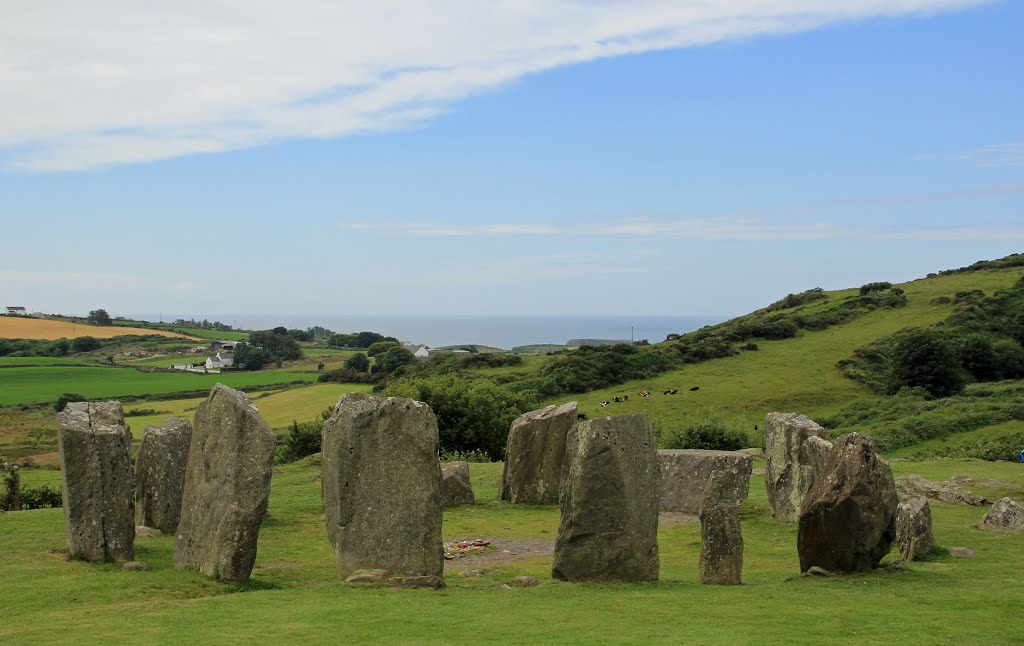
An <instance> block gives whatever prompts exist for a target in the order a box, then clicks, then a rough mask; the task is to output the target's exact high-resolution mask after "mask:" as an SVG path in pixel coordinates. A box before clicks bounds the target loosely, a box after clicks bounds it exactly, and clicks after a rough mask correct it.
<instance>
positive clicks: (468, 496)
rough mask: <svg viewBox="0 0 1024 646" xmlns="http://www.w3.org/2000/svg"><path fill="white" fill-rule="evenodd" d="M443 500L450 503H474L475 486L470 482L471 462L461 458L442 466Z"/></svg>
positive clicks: (446, 504) (445, 504)
mask: <svg viewBox="0 0 1024 646" xmlns="http://www.w3.org/2000/svg"><path fill="white" fill-rule="evenodd" d="M441 500H442V502H443V503H444V506H445V507H448V506H449V505H472V504H473V502H474V498H473V487H472V485H471V484H470V483H469V463H468V462H464V461H462V460H459V461H458V462H449V463H448V464H446V465H444V466H443V467H441Z"/></svg>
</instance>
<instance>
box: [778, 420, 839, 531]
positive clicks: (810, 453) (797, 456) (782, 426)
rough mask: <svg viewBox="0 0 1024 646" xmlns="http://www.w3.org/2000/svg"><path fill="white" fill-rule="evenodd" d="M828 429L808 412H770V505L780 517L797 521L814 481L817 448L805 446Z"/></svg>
mask: <svg viewBox="0 0 1024 646" xmlns="http://www.w3.org/2000/svg"><path fill="white" fill-rule="evenodd" d="M810 437H820V438H823V439H824V437H825V429H824V428H822V427H821V426H819V425H818V424H816V423H814V422H813V421H812V420H810V419H808V418H807V417H805V416H804V415H796V414H795V413H768V417H767V418H766V419H765V421H764V444H765V460H766V463H767V464H766V465H765V477H764V484H765V487H766V488H767V490H768V504H769V505H770V506H771V509H772V516H774V517H775V519H776V520H780V521H782V522H786V523H794V522H796V520H797V518H798V517H799V515H800V504H801V502H802V501H803V499H804V495H805V494H806V493H807V491H808V490H809V489H810V488H811V485H812V484H814V474H815V463H816V461H817V460H816V457H817V452H816V451H815V448H817V446H816V447H812V448H804V447H805V442H806V440H807V439H808V438H810Z"/></svg>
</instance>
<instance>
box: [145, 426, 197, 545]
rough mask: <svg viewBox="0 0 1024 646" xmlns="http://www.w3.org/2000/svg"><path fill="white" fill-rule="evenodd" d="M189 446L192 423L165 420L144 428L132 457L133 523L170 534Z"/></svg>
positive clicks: (182, 488) (177, 517)
mask: <svg viewBox="0 0 1024 646" xmlns="http://www.w3.org/2000/svg"><path fill="white" fill-rule="evenodd" d="M191 443H192V424H190V423H189V421H188V420H187V419H185V418H183V417H168V418H167V419H166V420H164V423H163V424H161V425H160V426H153V425H152V424H150V425H148V426H146V432H145V433H143V434H142V442H141V443H140V444H139V453H138V455H136V456H135V524H136V525H145V526H146V527H155V528H156V529H159V530H160V531H161V532H164V533H165V534H170V533H173V532H174V531H175V530H176V529H177V528H178V521H179V520H180V519H181V498H182V494H183V493H184V492H185V465H186V464H187V463H188V451H189V446H190V445H191Z"/></svg>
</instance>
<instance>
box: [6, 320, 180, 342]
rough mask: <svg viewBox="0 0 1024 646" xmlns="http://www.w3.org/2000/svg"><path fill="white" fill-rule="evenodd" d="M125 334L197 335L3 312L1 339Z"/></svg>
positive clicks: (96, 336) (51, 338) (176, 336)
mask: <svg viewBox="0 0 1024 646" xmlns="http://www.w3.org/2000/svg"><path fill="white" fill-rule="evenodd" d="M125 335H137V336H146V335H158V336H164V337H173V338H185V339H194V338H195V337H191V336H187V335H185V334H181V333H179V332H174V331H170V330H155V329H152V328H141V327H130V326H126V325H86V324H85V323H71V322H69V321H61V320H58V319H37V318H31V317H27V316H0V339H47V340H55V339H73V338H75V337H77V336H91V337H95V338H97V339H109V338H112V337H115V336H125Z"/></svg>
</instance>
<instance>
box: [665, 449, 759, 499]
mask: <svg viewBox="0 0 1024 646" xmlns="http://www.w3.org/2000/svg"><path fill="white" fill-rule="evenodd" d="M658 459H659V460H660V462H661V501H660V503H659V509H661V511H680V512H684V513H687V514H696V513H698V512H700V508H701V504H702V502H703V500H704V489H705V487H706V486H707V484H708V481H709V480H710V479H711V475H712V474H713V473H715V472H716V471H724V470H727V469H735V470H736V472H737V474H738V477H736V478H734V479H732V480H730V482H732V483H733V484H734V485H735V486H734V488H733V489H732V490H731V491H730V492H729V496H730V499H731V500H733V501H734V502H735V503H736V504H737V505H738V504H740V503H742V502H743V501H744V500H746V499H747V494H748V492H749V488H750V472H751V469H752V467H753V464H754V461H753V458H752V457H751V456H750V455H749V454H747V453H744V452H740V451H704V450H700V449H661V450H659V451H658Z"/></svg>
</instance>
